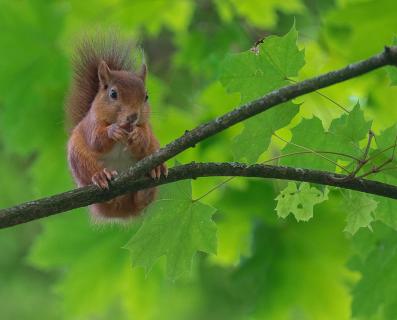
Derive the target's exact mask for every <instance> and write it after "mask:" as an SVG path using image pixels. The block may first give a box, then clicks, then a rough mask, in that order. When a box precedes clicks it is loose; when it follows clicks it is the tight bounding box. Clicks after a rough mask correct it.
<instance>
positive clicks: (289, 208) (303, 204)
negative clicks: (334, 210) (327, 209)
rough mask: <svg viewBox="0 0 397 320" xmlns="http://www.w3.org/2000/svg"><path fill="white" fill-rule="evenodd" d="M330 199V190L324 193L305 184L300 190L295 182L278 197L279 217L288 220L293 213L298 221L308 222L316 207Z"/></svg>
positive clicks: (290, 183)
mask: <svg viewBox="0 0 397 320" xmlns="http://www.w3.org/2000/svg"><path fill="white" fill-rule="evenodd" d="M327 199H328V189H324V192H322V191H320V190H318V189H316V188H314V187H310V184H309V183H307V182H303V183H301V184H300V186H299V188H298V187H297V185H296V183H295V182H288V186H287V187H286V188H285V189H284V190H282V191H281V192H280V194H279V195H278V196H277V198H276V200H277V206H276V211H277V215H278V216H279V217H281V218H286V217H287V216H288V215H289V214H290V213H292V214H293V215H294V216H295V218H296V220H297V221H308V220H309V219H311V218H312V217H313V207H314V205H316V204H318V203H321V202H323V201H325V200H327Z"/></svg>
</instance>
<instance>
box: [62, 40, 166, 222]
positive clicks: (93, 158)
mask: <svg viewBox="0 0 397 320" xmlns="http://www.w3.org/2000/svg"><path fill="white" fill-rule="evenodd" d="M130 53H131V46H129V45H128V44H127V43H124V42H122V41H120V40H118V39H116V38H113V39H105V38H103V39H96V40H95V39H86V40H83V41H82V42H81V44H80V45H79V46H78V48H77V50H76V55H75V58H74V61H73V66H74V68H73V69H74V73H73V81H72V85H71V89H70V93H69V97H68V100H67V103H66V113H67V115H68V118H69V120H70V124H71V126H72V131H71V133H70V137H69V142H68V147H67V152H68V162H69V167H70V170H71V172H72V175H73V178H74V180H75V181H76V183H77V185H78V186H80V187H82V186H87V185H90V184H92V183H93V184H95V185H96V186H98V187H99V188H101V189H107V188H109V181H111V180H112V179H113V178H114V177H115V176H117V174H118V173H119V172H121V171H125V170H127V169H128V168H129V167H131V166H132V165H133V164H134V163H135V162H137V161H138V160H141V159H143V158H144V157H146V156H148V155H150V154H152V153H154V152H155V151H157V150H158V149H159V143H158V141H157V139H156V137H155V136H154V134H153V131H152V129H151V126H150V123H149V115H150V106H149V103H148V98H149V96H148V93H147V90H146V88H145V80H146V76H147V67H146V65H145V64H142V67H141V68H140V70H139V71H137V72H136V71H134V70H133V68H132V60H131V58H130ZM162 174H163V175H165V176H166V175H167V167H166V165H165V164H162V165H160V166H158V167H156V168H154V169H153V170H152V171H151V172H150V175H151V177H152V178H159V177H160V175H162ZM155 194H156V189H155V188H151V189H146V190H140V191H138V192H134V193H129V194H126V195H122V196H119V197H117V198H115V199H112V200H110V201H108V202H102V203H96V204H93V205H92V206H91V211H92V213H93V215H94V217H96V218H129V217H132V216H136V215H138V214H139V213H140V212H141V211H142V210H143V209H144V208H145V207H146V206H147V205H148V204H149V203H150V202H152V201H153V200H154V198H155Z"/></svg>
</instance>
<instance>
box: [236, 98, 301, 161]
mask: <svg viewBox="0 0 397 320" xmlns="http://www.w3.org/2000/svg"><path fill="white" fill-rule="evenodd" d="M298 111H299V107H298V106H297V105H295V104H293V103H292V102H287V103H284V104H283V105H280V106H277V107H276V108H272V109H270V110H268V111H266V112H264V113H261V114H258V115H256V116H255V117H252V118H250V119H248V120H247V121H245V122H244V129H243V131H242V132H241V134H239V135H238V136H237V137H236V138H235V139H234V140H233V154H234V157H235V159H236V160H242V159H244V158H245V159H247V161H248V162H255V161H256V160H258V158H259V156H260V155H261V154H262V153H263V152H264V151H265V150H266V149H267V148H268V146H269V144H270V139H271V137H272V134H273V132H274V131H276V130H278V129H280V128H283V127H285V126H286V125H287V124H289V123H290V121H291V119H292V118H293V117H294V116H295V115H296V114H297V113H298Z"/></svg>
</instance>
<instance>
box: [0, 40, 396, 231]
mask: <svg viewBox="0 0 397 320" xmlns="http://www.w3.org/2000/svg"><path fill="white" fill-rule="evenodd" d="M386 65H397V47H386V48H385V50H384V51H383V52H382V53H379V54H377V55H374V56H372V57H370V58H369V59H366V60H362V61H360V62H357V63H353V64H350V65H348V66H346V67H345V68H342V69H339V70H336V71H332V72H329V73H326V74H323V75H320V76H318V77H314V78H311V79H307V80H305V81H302V82H298V83H295V84H292V85H289V86H285V87H282V88H280V89H277V90H274V91H271V92H270V93H268V94H267V95H265V96H264V97H262V98H260V99H258V100H255V101H252V102H249V103H247V104H245V105H242V106H240V107H238V108H236V109H234V110H232V111H231V112H228V113H226V114H224V115H223V116H220V117H218V118H216V119H214V120H212V121H210V122H207V123H205V124H202V125H200V126H198V127H196V128H195V129H193V130H191V131H186V132H185V134H184V135H182V136H181V137H180V138H178V139H176V140H174V141H173V142H171V143H170V144H168V145H167V146H166V147H164V148H162V149H160V150H159V151H158V152H156V153H154V154H153V155H151V156H149V157H147V158H145V159H143V160H141V161H139V162H138V163H136V164H135V165H134V166H133V167H132V168H131V169H130V171H129V174H124V175H121V176H120V177H119V178H118V179H117V180H116V181H114V182H113V183H112V187H111V190H109V191H101V190H98V189H97V188H96V187H94V186H88V187H84V188H80V189H75V190H72V191H69V192H65V193H62V194H58V195H54V196H52V197H47V198H43V199H40V200H36V201H31V202H27V203H24V204H21V205H18V206H15V207H12V208H8V209H3V210H0V228H5V227H8V226H12V225H16V224H20V223H24V222H28V221H31V220H35V219H39V218H42V217H46V216H50V215H53V214H56V213H60V212H63V211H67V210H71V209H74V208H79V207H83V206H87V205H89V204H92V203H95V202H100V201H106V200H109V199H111V198H114V197H116V196H118V195H120V194H123V193H126V192H128V191H136V190H140V189H144V188H148V187H152V186H155V185H159V184H164V183H169V182H173V181H177V180H181V179H188V178H196V177H199V176H215V175H226V176H230V175H231V176H234V175H236V176H247V177H254V176H255V177H262V178H277V179H288V180H297V181H308V182H315V183H320V184H326V185H333V186H338V187H342V188H348V189H353V190H358V191H363V192H369V193H373V194H378V195H382V196H386V197H390V198H397V191H396V187H394V186H391V185H387V184H382V183H378V182H374V181H369V180H363V179H353V180H351V181H339V182H338V179H339V178H343V177H344V176H340V175H333V174H332V173H326V172H321V171H315V170H308V169H293V168H286V167H272V166H264V165H262V166H261V165H255V166H245V165H242V164H197V166H198V167H196V165H194V164H191V165H186V166H180V167H177V168H174V169H172V170H170V175H169V176H168V178H167V179H165V178H161V179H160V180H159V181H153V180H150V179H148V178H142V177H143V176H144V174H145V173H147V172H149V170H150V169H152V168H153V167H155V166H157V165H159V164H160V163H163V162H165V161H166V160H168V159H171V158H172V157H174V156H175V155H177V154H179V153H181V152H182V151H184V150H186V149H188V148H190V147H194V146H195V145H196V144H197V143H198V142H200V141H202V140H204V139H206V138H208V137H210V136H213V135H215V134H216V133H218V132H221V131H223V130H225V129H227V128H229V127H231V126H232V125H234V124H236V123H238V122H241V121H243V120H246V119H248V118H250V117H252V116H254V115H256V114H258V113H261V112H263V111H266V110H268V109H270V108H272V107H274V106H276V105H279V104H281V103H284V102H286V101H289V100H292V99H294V98H296V97H298V96H302V95H305V94H307V93H310V92H314V91H316V90H319V89H321V88H324V87H327V86H330V85H333V84H335V83H339V82H343V81H345V80H348V79H351V78H354V77H357V76H360V75H362V74H365V73H367V72H370V71H372V70H375V69H377V68H380V67H383V66H386ZM215 169H216V170H215ZM186 170H192V171H191V172H188V171H186ZM200 170H201V171H200ZM334 176H335V177H337V179H334V178H332V177H334ZM342 180H343V179H342Z"/></svg>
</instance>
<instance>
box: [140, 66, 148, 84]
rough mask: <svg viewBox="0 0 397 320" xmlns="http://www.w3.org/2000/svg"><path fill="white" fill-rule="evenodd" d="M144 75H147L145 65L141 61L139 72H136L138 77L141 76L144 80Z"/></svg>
mask: <svg viewBox="0 0 397 320" xmlns="http://www.w3.org/2000/svg"><path fill="white" fill-rule="evenodd" d="M146 75H147V66H146V63H142V66H141V70H139V72H138V77H139V78H141V79H142V80H143V81H144V82H145V80H146Z"/></svg>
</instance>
